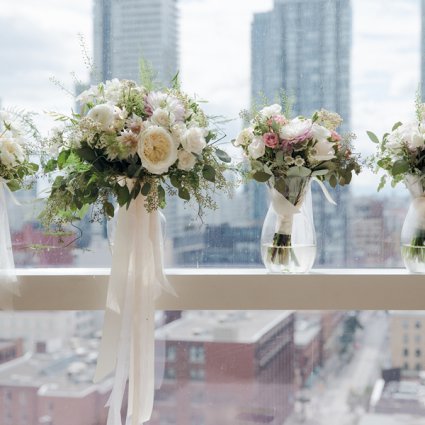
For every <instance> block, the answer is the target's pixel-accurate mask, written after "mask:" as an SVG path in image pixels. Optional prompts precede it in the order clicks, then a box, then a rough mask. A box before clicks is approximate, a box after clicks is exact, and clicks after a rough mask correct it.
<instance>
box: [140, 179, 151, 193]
mask: <svg viewBox="0 0 425 425" xmlns="http://www.w3.org/2000/svg"><path fill="white" fill-rule="evenodd" d="M151 188H152V185H151V184H150V183H149V182H146V183H145V184H144V185H143V186H142V189H141V190H140V193H141V194H142V195H143V196H148V195H149V192H150V191H151Z"/></svg>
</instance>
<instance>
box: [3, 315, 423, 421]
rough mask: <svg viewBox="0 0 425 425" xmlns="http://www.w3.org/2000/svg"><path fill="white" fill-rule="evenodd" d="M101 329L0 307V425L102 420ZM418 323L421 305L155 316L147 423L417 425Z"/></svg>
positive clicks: (106, 386) (95, 322)
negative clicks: (151, 403) (404, 308)
mask: <svg viewBox="0 0 425 425" xmlns="http://www.w3.org/2000/svg"><path fill="white" fill-rule="evenodd" d="M101 325H102V314H101V313H100V312H90V311H82V312H71V311H69V312H27V313H23V312H22V313H1V315H0V423H2V424H5V425H19V424H22V425H36V424H37V425H38V424H61V425H67V424H71V423H72V424H73V425H93V424H97V425H104V424H106V415H107V409H105V408H104V405H105V403H106V400H107V399H108V396H109V393H110V390H111V386H112V380H111V379H110V378H107V379H105V380H104V381H103V382H100V383H99V384H93V382H92V378H93V374H94V370H95V364H96V359H97V352H98V346H99V336H100V330H101ZM424 329H425V314H424V312H423V311H390V312H385V311H361V312H359V311H357V312H355V311H186V312H157V331H156V394H155V404H154V412H153V416H152V419H151V421H150V422H149V423H150V424H155V425H156V424H175V425H187V424H198V425H199V424H205V425H208V424H217V423H226V424H227V423H229V424H230V423H231V424H241V425H248V424H256V423H257V424H275V425H278V424H279V425H282V424H285V425H295V424H298V423H306V424H315V425H329V424H331V425H332V424H338V425H339V424H345V423H355V424H361V425H370V424H379V425H387V424H391V425H392V424H395V423H396V424H397V425H412V424H415V425H416V424H420V423H422V422H423V421H424V418H425V410H424V407H423V403H422V399H423V391H424V379H425V377H424V370H425V361H424V352H425V347H424V346H423V341H424V340H425V338H424V334H423V332H424ZM394 420H396V422H394ZM70 421H71V422H70Z"/></svg>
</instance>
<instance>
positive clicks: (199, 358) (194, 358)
mask: <svg viewBox="0 0 425 425" xmlns="http://www.w3.org/2000/svg"><path fill="white" fill-rule="evenodd" d="M189 357H190V362H191V363H204V362H205V349H204V347H203V346H202V345H192V346H191V347H190V348H189Z"/></svg>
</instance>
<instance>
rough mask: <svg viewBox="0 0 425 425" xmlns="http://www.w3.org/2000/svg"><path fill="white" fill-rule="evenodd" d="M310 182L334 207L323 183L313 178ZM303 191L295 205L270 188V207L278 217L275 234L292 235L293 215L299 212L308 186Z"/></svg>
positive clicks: (333, 202)
mask: <svg viewBox="0 0 425 425" xmlns="http://www.w3.org/2000/svg"><path fill="white" fill-rule="evenodd" d="M311 180H312V181H315V182H316V183H317V184H318V185H319V187H320V189H322V192H323V194H324V195H325V198H326V200H327V201H328V202H329V203H331V204H332V205H336V202H335V201H334V200H333V199H332V197H331V195H330V193H329V191H328V189H327V188H326V186H325V185H324V184H323V182H322V181H320V180H319V179H318V178H317V177H313V178H312V179H311ZM303 190H304V193H303V194H302V196H301V197H300V200H299V202H298V203H297V204H296V205H294V204H292V203H291V202H289V201H288V200H287V199H286V198H285V197H284V196H283V195H282V194H281V193H279V192H278V191H277V190H276V189H274V188H272V189H271V190H270V195H271V205H272V208H273V210H274V211H275V213H276V215H277V216H278V220H277V222H276V233H280V234H283V235H290V234H292V223H293V219H294V215H295V214H298V213H299V212H300V210H301V206H302V204H303V202H304V198H305V196H306V193H307V191H308V190H309V184H306V186H305V188H304V189H303Z"/></svg>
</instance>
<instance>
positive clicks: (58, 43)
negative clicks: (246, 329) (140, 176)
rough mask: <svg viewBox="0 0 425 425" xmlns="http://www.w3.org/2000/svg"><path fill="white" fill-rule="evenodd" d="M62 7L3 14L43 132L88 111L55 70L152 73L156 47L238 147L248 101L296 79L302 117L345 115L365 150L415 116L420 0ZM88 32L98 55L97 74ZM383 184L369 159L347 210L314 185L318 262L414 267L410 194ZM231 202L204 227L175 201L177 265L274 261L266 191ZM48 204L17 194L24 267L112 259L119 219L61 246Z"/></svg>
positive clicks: (10, 8)
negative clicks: (77, 110)
mask: <svg viewBox="0 0 425 425" xmlns="http://www.w3.org/2000/svg"><path fill="white" fill-rule="evenodd" d="M48 10H49V13H48V14H46V13H44V10H43V9H40V8H39V7H38V6H36V5H35V4H34V3H33V2H31V1H30V0H20V1H18V2H9V3H8V4H4V5H2V8H1V11H0V19H1V21H2V26H1V28H3V30H4V32H5V34H4V37H3V38H4V40H6V41H5V43H3V44H2V46H1V47H0V49H1V50H0V54H1V58H2V63H3V64H4V66H2V67H1V69H0V77H1V78H0V93H1V97H2V104H3V106H4V107H18V108H21V107H22V108H26V109H28V110H33V111H35V112H38V113H40V114H41V115H40V117H38V118H37V121H38V123H39V125H40V127H41V129H42V130H43V131H47V130H48V129H49V128H51V126H52V125H53V124H54V123H53V122H52V120H51V119H50V118H47V117H46V116H45V115H44V111H52V110H56V111H60V112H63V113H67V112H68V111H69V109H70V108H72V107H75V101H74V100H73V99H72V96H68V94H67V93H66V92H64V91H63V90H62V89H60V88H59V87H58V84H54V82H52V81H50V80H51V79H53V80H57V81H60V82H61V84H63V85H64V86H65V87H66V89H67V90H69V91H70V92H71V94H72V93H76V92H78V91H81V89H82V88H83V87H85V86H86V85H87V84H89V83H94V82H95V81H97V80H99V79H106V78H111V77H119V78H132V79H138V68H139V59H140V58H141V57H142V56H144V57H145V59H147V60H149V61H150V62H151V63H152V64H153V66H154V67H155V68H156V70H157V72H158V77H159V79H160V80H161V81H163V82H166V81H167V80H168V78H169V76H170V75H172V74H173V73H174V72H175V71H176V70H180V78H181V80H182V85H183V88H184V89H185V90H186V91H187V92H188V93H197V94H199V96H200V97H201V98H205V99H208V100H209V103H207V104H205V106H204V107H205V109H206V111H207V112H208V113H209V114H211V115H223V116H225V117H227V118H231V119H233V120H232V121H230V122H229V123H228V124H226V125H225V126H224V130H225V133H226V137H225V138H224V139H223V143H224V146H225V148H226V149H228V150H229V151H230V152H231V153H234V154H237V153H236V152H235V151H234V149H232V148H231V146H230V143H229V141H230V140H231V139H232V138H234V137H235V136H236V135H237V134H238V132H239V131H240V129H241V128H242V125H243V123H242V120H241V119H239V117H238V114H239V111H240V110H241V109H244V108H249V107H250V105H251V104H252V102H253V101H254V100H255V98H257V97H258V93H259V92H263V93H264V94H265V95H267V96H268V97H269V98H270V101H273V99H274V97H275V95H276V94H277V92H279V90H280V89H282V88H283V89H285V90H286V91H287V93H288V95H290V96H292V97H293V98H294V100H295V102H294V105H293V115H295V114H305V115H307V114H310V113H311V112H312V110H313V109H316V108H320V107H325V108H328V109H330V110H335V111H337V112H339V113H340V114H341V115H342V116H343V118H344V129H345V130H346V131H354V132H355V133H356V134H357V135H358V138H357V140H356V142H355V144H356V149H357V150H358V151H360V152H361V153H362V154H363V155H368V154H370V153H371V152H372V151H373V150H374V148H375V145H373V144H372V143H371V142H369V141H368V139H367V137H366V135H365V131H366V130H373V131H375V132H376V133H377V134H378V135H382V134H383V133H384V132H385V131H388V129H390V128H391V125H392V123H394V122H396V121H398V120H400V121H405V120H407V119H410V118H411V117H413V113H414V112H413V111H414V105H413V100H414V97H415V91H416V89H417V86H418V84H419V83H420V82H421V76H420V72H419V70H420V64H421V61H422V50H423V48H422V47H421V46H422V44H421V43H422V38H421V20H422V19H423V15H422V14H421V2H420V1H419V0H411V1H405V0H394V1H392V2H390V3H389V2H387V1H384V0H376V1H374V2H373V4H371V2H369V1H367V0H356V1H350V0H315V1H314V2H311V1H309V0H275V1H272V0H267V1H265V0H255V1H250V2H244V1H241V0H231V1H224V0H203V1H202V2H194V1H191V0H180V1H179V2H177V1H175V0H160V1H152V0H137V1H136V0H125V1H116V0H96V1H94V0H93V1H86V0H75V1H73V2H68V3H66V4H65V3H63V2H62V3H58V2H53V1H50V2H49V3H48ZM78 33H80V34H82V38H83V44H84V45H85V48H84V49H85V50H87V54H88V56H89V57H93V58H94V61H95V65H96V71H95V72H93V73H91V74H90V72H89V70H88V69H87V67H86V66H85V54H84V53H83V52H82V49H81V46H80V44H81V42H80V40H79V37H78V35H77V34H78ZM158 40H161V42H159V41H158ZM153 46H154V48H153ZM34 52H37V54H34ZM10 70H13V72H11V71H10ZM74 73H75V75H74ZM49 79H50V80H49ZM377 184H378V177H376V176H373V175H372V174H371V173H370V172H369V171H367V170H366V169H365V170H364V173H363V174H362V175H361V176H359V177H356V178H354V180H353V183H352V185H350V187H349V188H346V189H343V190H341V189H337V190H333V189H331V195H332V197H333V198H334V199H335V200H336V201H337V203H338V207H334V206H332V205H331V204H329V203H327V202H326V200H325V199H324V197H323V195H322V193H321V192H320V190H319V189H318V188H315V189H314V216H315V222H316V231H317V237H318V255H317V258H316V263H315V267H400V266H402V262H401V258H400V249H399V242H400V241H399V235H400V229H401V225H402V222H403V219H404V216H405V214H406V209H407V206H408V195H407V192H406V190H405V188H403V187H402V186H401V185H400V187H398V188H396V189H391V188H386V189H385V190H383V191H382V192H380V193H379V194H377V193H376V190H375V189H376V187H377ZM46 187H47V183H46V182H44V181H39V182H38V184H37V188H36V190H35V191H34V192H31V193H26V194H19V195H18V197H19V199H20V200H21V201H25V202H29V201H33V200H34V198H35V197H36V196H37V195H41V194H42V193H43V192H44V191H45V189H46ZM217 201H218V205H219V209H218V210H217V211H215V212H210V213H208V214H207V215H206V217H205V218H204V224H201V223H200V221H199V220H198V221H197V220H194V217H195V216H196V213H194V212H193V211H192V209H191V208H190V207H188V208H185V207H184V206H183V205H182V203H181V202H180V201H178V200H170V202H169V208H168V209H167V211H166V215H167V219H168V233H167V234H168V240H167V250H168V251H167V256H166V258H167V264H168V265H169V266H177V267H185V266H191V267H193V266H199V267H202V266H208V267H215V266H223V265H224V266H230V267H231V266H241V265H242V266H247V267H258V266H261V259H260V241H259V239H260V233H261V227H262V223H263V220H264V215H265V212H266V209H267V203H268V201H267V194H266V192H265V189H264V187H262V186H259V185H256V184H249V185H243V186H241V187H240V188H239V189H238V190H237V191H236V193H235V195H234V198H233V199H232V200H229V199H226V198H224V197H222V198H220V197H219V198H218V199H217ZM39 208H40V205H39V203H37V204H36V205H35V206H34V204H30V205H25V206H22V207H18V206H16V205H14V204H13V203H11V204H10V216H11V217H12V224H11V225H12V232H13V239H14V243H15V254H16V260H17V264H18V266H24V267H30V266H35V267H37V266H46V265H49V266H75V267H80V266H87V265H91V266H107V265H109V264H110V255H109V248H108V243H107V240H106V231H105V226H103V225H100V226H99V225H94V226H92V225H90V223H89V219H87V221H84V222H83V223H78V224H77V226H78V227H79V229H75V228H71V229H70V234H69V235H66V236H65V237H64V239H65V240H64V243H63V244H62V245H61V244H60V242H59V241H58V240H57V238H54V237H53V236H52V235H44V234H43V231H42V229H40V227H39V225H38V223H37V214H38V210H39ZM80 229H81V230H82V231H83V233H82V234H81V232H80ZM74 239H77V241H76V242H73V240H74ZM41 246H44V247H45V248H46V246H47V247H48V248H49V249H47V252H46V250H44V251H40V247H41ZM58 246H59V248H54V247H58Z"/></svg>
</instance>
